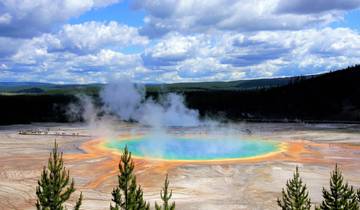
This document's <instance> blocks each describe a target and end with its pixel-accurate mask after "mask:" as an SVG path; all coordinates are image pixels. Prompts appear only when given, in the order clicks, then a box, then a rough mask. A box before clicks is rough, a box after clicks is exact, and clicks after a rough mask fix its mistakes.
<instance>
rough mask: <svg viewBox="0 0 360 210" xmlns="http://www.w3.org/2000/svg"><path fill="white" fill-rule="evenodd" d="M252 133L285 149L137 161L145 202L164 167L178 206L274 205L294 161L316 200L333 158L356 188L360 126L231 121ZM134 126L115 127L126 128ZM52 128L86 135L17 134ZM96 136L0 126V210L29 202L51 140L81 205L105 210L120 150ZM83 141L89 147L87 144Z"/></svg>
mask: <svg viewBox="0 0 360 210" xmlns="http://www.w3.org/2000/svg"><path fill="white" fill-rule="evenodd" d="M237 126H239V127H241V129H246V128H248V129H250V130H251V131H252V132H253V135H256V136H260V137H261V138H265V139H274V140H279V141H284V142H288V143H289V145H291V146H290V147H289V150H288V151H286V152H283V153H281V154H278V155H275V156H272V157H268V158H265V159H259V160H252V161H234V162H218V163H169V162H161V161H146V160H136V174H137V178H138V182H139V183H140V184H141V185H142V187H143V189H144V195H145V197H146V199H147V200H149V201H150V202H151V206H152V207H153V205H154V202H155V201H157V200H158V199H159V191H160V189H161V186H162V184H163V179H164V176H165V174H166V173H169V179H170V187H171V188H172V189H173V200H174V201H176V205H177V209H186V210H191V209H206V210H211V209H228V210H230V209H259V210H263V209H278V208H277V206H276V198H277V197H278V196H279V195H280V192H281V188H282V187H283V186H284V185H285V183H286V180H287V179H289V178H290V177H291V176H292V173H293V171H294V169H295V166H296V165H298V166H300V172H301V175H302V177H303V179H304V181H305V183H306V184H307V186H308V187H309V189H310V194H311V198H312V201H313V202H314V203H318V202H319V201H320V200H321V189H322V186H325V187H327V186H328V182H329V176H330V171H331V170H332V169H333V167H334V165H335V163H338V164H339V165H340V167H341V168H342V170H343V173H344V176H345V178H346V180H348V181H349V183H350V184H352V185H354V186H356V187H360V175H359V174H360V167H359V166H360V165H359V161H360V126H359V125H324V124H322V125H320V124H317V125H306V124H285V123H283V124H271V123H263V124H257V123H249V124H239V125H237ZM132 127H136V125H128V124H121V125H119V126H117V129H118V130H117V132H118V133H119V134H124V133H125V134H126V133H129V131H130V130H131V129H132ZM34 128H41V129H47V128H49V129H50V130H51V131H58V132H64V133H69V134H70V133H74V132H75V133H79V134H80V135H82V134H83V135H91V137H90V136H71V135H70V136H53V135H19V134H18V131H19V130H24V129H34ZM99 137H101V136H96V135H94V133H93V132H92V129H90V128H88V127H86V126H84V125H82V124H32V125H14V126H3V127H0V209H4V210H5V209H34V203H35V188H36V185H37V179H38V178H39V176H40V173H41V169H42V167H43V166H44V165H45V164H46V163H47V158H48V156H49V152H50V151H51V148H52V146H53V142H54V139H55V138H56V140H57V142H58V143H59V146H60V148H61V150H62V151H64V158H65V164H66V167H67V168H68V169H70V174H71V176H72V177H74V179H75V185H76V187H77V189H78V191H77V192H76V195H75V196H72V198H73V201H71V202H69V205H71V204H73V203H74V200H75V198H77V196H78V194H79V191H82V192H83V194H84V202H83V208H82V209H87V210H92V209H94V210H95V209H96V210H101V209H109V204H110V200H111V191H112V188H113V187H114V186H115V185H116V181H117V180H116V179H117V178H116V174H117V164H118V161H119V157H118V156H117V155H114V154H111V153H110V152H106V151H100V150H99V151H98V150H96V149H92V148H91V146H94V145H92V144H91V142H94V141H93V140H94V139H97V138H99ZM89 145H90V146H89Z"/></svg>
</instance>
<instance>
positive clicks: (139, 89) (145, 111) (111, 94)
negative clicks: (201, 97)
mask: <svg viewBox="0 0 360 210" xmlns="http://www.w3.org/2000/svg"><path fill="white" fill-rule="evenodd" d="M100 97H101V100H102V101H103V103H104V106H105V107H104V108H105V110H106V111H107V112H110V113H112V114H115V115H116V116H118V117H119V118H120V119H121V120H126V121H128V120H132V121H136V122H139V123H141V124H143V125H148V126H152V127H165V126H182V127H184V126H198V125H200V123H201V121H200V120H199V112H198V111H197V110H193V109H189V108H187V107H186V106H185V104H184V98H183V96H181V95H178V94H174V93H170V94H167V95H163V96H161V97H160V100H157V101H155V100H154V99H152V98H148V99H146V98H145V87H144V86H142V85H136V84H133V83H131V82H129V81H127V80H120V81H117V82H112V83H110V84H108V85H106V86H105V88H104V89H103V90H102V91H101V93H100Z"/></svg>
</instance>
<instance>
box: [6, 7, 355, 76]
mask: <svg viewBox="0 0 360 210" xmlns="http://www.w3.org/2000/svg"><path fill="white" fill-rule="evenodd" d="M117 1H118V0H83V1H57V0H55V1H51V3H52V4H51V6H47V5H48V4H49V2H50V1H47V0H43V1H33V2H32V3H33V4H30V3H29V2H30V1H27V0H5V1H2V2H0V80H18V81H42V82H57V83H90V82H106V81H108V80H109V78H111V79H113V78H116V77H127V78H130V79H132V80H133V81H136V82H150V83H152V82H190V81H216V80H237V79H245V78H258V77H274V76H284V75H294V74H295V75H298V74H307V73H317V72H319V71H324V70H327V69H335V68H341V67H346V66H347V65H352V64H356V63H358V60H359V58H360V54H359V52H360V48H359V46H360V34H359V32H357V31H356V30H354V29H350V28H330V27H328V26H327V24H328V23H330V22H332V21H335V20H338V19H341V18H342V17H343V15H344V13H345V11H346V10H350V9H354V8H357V7H358V6H359V5H358V4H359V0H343V1H337V0H334V1H331V2H329V1H327V2H325V1H322V0H314V1H311V2H310V1H308V0H302V1H300V0H299V1H298V0H294V1H292V3H291V4H290V3H288V2H289V1H285V0H256V1H255V3H254V1H253V0H242V1H237V0H222V1H220V0H213V1H208V2H205V1H198V0H187V1H176V0H151V1H150V0H141V1H140V0H135V2H134V4H133V6H134V7H135V8H137V9H144V10H145V12H146V13H145V14H146V17H145V19H144V21H145V22H144V26H139V27H133V26H128V25H126V24H123V23H119V22H115V21H108V22H96V21H89V22H83V23H79V24H61V25H59V24H58V23H64V21H66V20H68V19H69V18H71V17H75V16H77V15H80V14H82V13H84V12H86V11H89V10H91V9H93V8H98V7H105V6H107V5H110V4H112V3H115V2H117ZM15 3H17V4H15ZM60 10H63V11H64V12H63V13H61V14H60V13H59V12H58V11H60ZM30 16H31V18H29V17H30ZM34 21H35V22H34ZM54 24H55V25H54ZM53 26H56V27H55V28H53ZM50 29H53V30H51V31H50V32H46V31H49V30H50ZM45 32H46V33H45ZM17 33H20V34H21V36H20V35H16V34H17ZM149 37H150V38H149Z"/></svg>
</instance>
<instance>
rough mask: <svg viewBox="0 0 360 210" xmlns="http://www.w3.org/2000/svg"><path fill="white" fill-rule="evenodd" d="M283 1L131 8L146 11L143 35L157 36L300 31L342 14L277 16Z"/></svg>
mask: <svg viewBox="0 0 360 210" xmlns="http://www.w3.org/2000/svg"><path fill="white" fill-rule="evenodd" d="M281 1H282V0H256V1H254V0H242V1H239V0H214V1H200V0H187V1H177V0H170V1H169V0H137V1H135V3H134V7H135V8H138V9H144V10H146V11H147V12H148V16H147V17H146V18H145V26H144V27H143V29H142V32H143V33H144V34H146V35H148V36H149V37H159V36H162V35H164V34H166V33H168V32H171V31H172V32H173V31H177V32H181V33H197V32H201V33H204V32H205V33H209V32H213V31H216V30H222V31H224V30H225V31H237V32H247V31H263V30H300V29H304V28H309V27H313V26H315V25H316V26H318V25H326V24H328V23H330V22H333V21H335V20H338V19H340V18H341V17H342V15H343V13H342V12H339V11H328V12H327V13H314V14H306V15H304V14H298V13H290V12H289V13H285V14H282V13H279V12H278V10H279V8H278V5H279V4H282V2H281Z"/></svg>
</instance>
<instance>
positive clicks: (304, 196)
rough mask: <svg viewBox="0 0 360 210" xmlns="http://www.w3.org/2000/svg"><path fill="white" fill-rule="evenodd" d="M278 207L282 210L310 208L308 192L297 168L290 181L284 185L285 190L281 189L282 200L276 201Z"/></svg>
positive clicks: (305, 209) (304, 209) (306, 209)
mask: <svg viewBox="0 0 360 210" xmlns="http://www.w3.org/2000/svg"><path fill="white" fill-rule="evenodd" d="M277 203H278V205H279V206H280V207H281V209H283V210H308V209H310V207H311V201H310V198H309V192H308V190H307V188H306V185H305V184H303V182H302V180H301V178H300V174H299V168H298V167H296V171H295V173H294V176H293V178H292V179H291V180H288V181H287V183H286V190H285V189H282V198H281V199H278V200H277Z"/></svg>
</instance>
